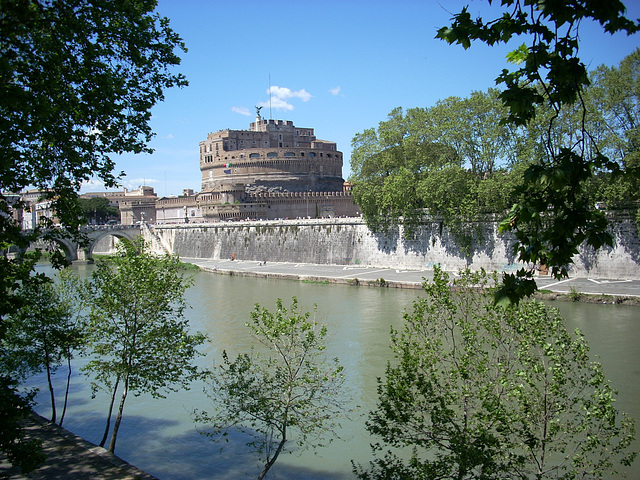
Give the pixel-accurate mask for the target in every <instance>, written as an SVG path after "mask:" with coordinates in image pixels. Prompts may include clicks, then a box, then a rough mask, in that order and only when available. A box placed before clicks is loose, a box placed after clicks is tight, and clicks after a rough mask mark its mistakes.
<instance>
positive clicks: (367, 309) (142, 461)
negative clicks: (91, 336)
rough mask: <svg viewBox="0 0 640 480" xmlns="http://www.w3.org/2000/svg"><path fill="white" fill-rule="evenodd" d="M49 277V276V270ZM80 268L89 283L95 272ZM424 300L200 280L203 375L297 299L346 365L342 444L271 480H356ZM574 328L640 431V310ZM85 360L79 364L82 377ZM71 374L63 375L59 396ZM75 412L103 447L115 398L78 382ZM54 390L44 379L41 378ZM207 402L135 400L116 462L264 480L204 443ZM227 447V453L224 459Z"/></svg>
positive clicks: (165, 471)
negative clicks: (394, 365) (380, 402)
mask: <svg viewBox="0 0 640 480" xmlns="http://www.w3.org/2000/svg"><path fill="white" fill-rule="evenodd" d="M40 268H41V269H42V270H43V271H50V269H48V268H47V267H46V266H42V267H40ZM74 268H75V269H76V270H77V271H78V272H79V274H81V275H87V274H88V273H89V272H90V270H91V268H93V267H92V266H89V265H78V266H74ZM420 294H421V292H420V291H415V290H397V289H387V288H367V287H349V286H343V285H323V284H306V283H299V282H295V281H287V280H273V279H269V280H266V279H257V278H245V277H238V276H226V275H215V274H210V273H204V272H199V273H195V284H194V286H193V287H192V288H191V289H190V290H189V291H188V294H187V296H188V301H189V303H190V304H191V306H192V308H191V309H190V310H189V311H188V314H187V315H188V318H189V320H190V323H191V325H192V327H193V329H195V330H200V331H203V332H205V333H207V334H208V335H209V337H210V339H211V343H210V344H208V345H207V346H206V348H203V351H204V352H205V353H206V356H204V357H202V359H201V360H199V361H200V362H202V365H210V364H211V363H212V362H214V361H219V360H220V354H221V352H222V350H223V349H226V350H227V351H228V352H229V353H230V356H232V357H233V356H235V353H237V352H240V351H248V349H249V348H250V346H251V344H252V339H251V337H250V335H249V332H248V329H247V327H245V322H246V321H247V320H248V319H249V314H250V312H251V311H252V310H253V307H254V305H255V304H256V303H259V304H261V305H262V306H264V307H266V308H268V309H270V310H273V308H274V306H275V300H276V298H282V299H283V301H284V303H285V304H287V305H288V304H289V303H290V300H291V297H293V296H295V297H297V298H298V300H299V303H300V307H301V309H306V310H310V309H312V307H313V305H314V304H317V305H318V310H317V312H318V315H319V317H320V320H322V321H323V322H324V323H326V324H327V326H328V329H329V335H330V339H329V341H328V348H327V349H328V353H329V355H331V356H337V357H339V358H340V361H341V363H342V364H343V365H344V367H345V371H346V377H347V385H348V386H349V389H350V390H351V392H352V394H353V408H354V409H355V413H354V414H353V416H352V418H351V419H348V420H345V421H343V422H342V429H341V431H340V432H339V433H340V437H341V439H340V440H334V441H333V442H332V443H331V444H330V445H329V446H327V447H324V448H322V449H319V450H317V451H316V452H313V451H305V452H302V453H297V452H294V453H292V454H288V455H284V456H281V457H280V458H279V459H278V461H277V463H276V465H275V466H274V467H273V469H272V470H271V472H270V473H269V478H272V479H276V478H279V479H334V480H338V479H347V478H355V477H354V476H353V474H352V473H351V460H355V461H356V462H359V463H366V462H367V461H368V460H369V458H370V448H369V444H370V443H371V442H373V441H375V440H376V439H374V438H371V437H370V436H369V435H368V434H367V432H366V430H365V428H364V422H365V418H366V414H367V412H368V411H369V409H370V408H372V407H373V406H374V405H375V400H376V378H377V377H379V376H381V375H383V373H384V367H385V364H386V361H387V360H388V359H389V358H391V354H390V350H389V347H388V343H389V329H390V326H391V325H394V326H396V327H398V326H399V325H400V322H401V319H402V312H403V310H405V309H410V308H411V305H412V302H413V301H414V300H415V299H416V298H418V297H419V296H420ZM554 306H556V307H557V308H559V309H560V310H561V312H562V313H563V316H564V317H565V318H567V325H568V327H569V328H570V329H572V330H573V329H574V328H580V329H581V330H582V331H583V332H584V333H585V336H586V337H587V339H588V340H589V343H590V346H591V353H592V354H593V355H597V356H598V357H599V359H600V361H601V362H602V363H603V366H604V370H605V373H606V374H607V376H608V378H609V379H610V381H611V383H612V385H613V386H614V388H616V389H617V390H618V391H619V397H618V402H617V406H618V408H619V409H621V410H624V411H626V412H628V413H629V414H630V415H632V416H633V417H634V418H635V419H636V423H637V424H640V402H639V401H638V399H639V398H640V348H638V344H639V342H640V308H639V307H630V306H623V305H594V304H586V303H556V304H555V305H554ZM81 364H82V359H78V360H77V361H76V370H78V367H79V366H81ZM65 376H66V373H65V372H63V371H62V370H60V371H59V373H58V375H57V377H58V380H57V385H58V391H59V392H60V393H61V392H62V384H63V381H64V377H65ZM73 380H74V381H73V385H72V392H71V403H70V407H69V410H68V412H67V417H66V419H65V422H64V425H63V426H64V427H65V428H67V429H69V430H71V431H72V432H74V433H75V434H77V435H79V436H81V437H83V438H85V439H86V440H88V441H90V442H94V443H97V442H99V441H100V438H101V434H102V429H103V428H104V420H105V415H106V411H107V395H106V394H105V393H101V394H98V396H97V397H96V398H95V399H91V395H90V389H89V383H88V380H87V379H86V378H85V377H83V376H74V379H73ZM34 382H36V383H40V384H41V388H42V389H44V388H45V383H44V382H43V378H42V377H39V378H35V379H34ZM38 400H39V401H40V402H41V403H40V405H39V407H38V408H37V410H38V412H39V413H41V414H42V415H43V416H47V415H48V414H49V405H48V397H47V396H46V395H45V394H40V395H39V396H38ZM207 406H208V399H207V397H206V396H205V395H204V394H203V392H202V385H199V384H194V385H193V387H192V389H191V390H189V391H184V392H178V393H175V394H170V395H169V396H168V397H167V398H166V399H160V400H154V399H152V398H150V397H145V396H141V397H133V396H130V397H129V399H128V400H127V405H126V406H125V412H124V419H123V421H122V426H121V430H120V434H119V436H118V443H117V446H116V452H115V453H116V454H117V455H118V456H120V457H121V458H123V459H124V460H126V461H128V462H129V463H131V464H133V465H135V466H137V467H139V468H141V469H142V470H145V471H146V472H148V473H150V474H152V475H155V476H157V477H158V478H160V479H161V480H169V479H176V480H178V479H180V480H182V479H184V480H190V479H205V478H206V479H214V480H218V479H241V478H256V477H257V474H258V472H259V466H258V464H259V462H258V460H257V458H256V456H255V455H254V454H253V453H252V451H251V450H250V449H249V448H248V447H246V446H245V445H244V440H246V439H245V438H243V437H241V436H239V435H236V436H231V438H230V439H229V442H228V443H225V442H220V443H213V442H211V441H210V440H208V439H207V438H206V437H204V436H202V435H200V434H199V433H198V432H197V430H196V428H195V426H194V424H193V423H192V420H191V412H192V411H193V409H194V408H198V409H206V408H207ZM221 447H223V448H222V449H221ZM639 464H640V460H639V461H637V462H636V464H635V465H634V467H632V470H630V471H629V474H628V476H629V478H640V465H639Z"/></svg>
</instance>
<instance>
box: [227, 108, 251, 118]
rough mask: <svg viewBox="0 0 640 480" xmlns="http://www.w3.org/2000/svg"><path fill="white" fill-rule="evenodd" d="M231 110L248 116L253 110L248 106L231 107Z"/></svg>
mask: <svg viewBox="0 0 640 480" xmlns="http://www.w3.org/2000/svg"><path fill="white" fill-rule="evenodd" d="M231 111H232V112H236V113H239V114H240V115H246V116H247V117H250V116H251V112H250V111H249V109H248V108H247V107H231Z"/></svg>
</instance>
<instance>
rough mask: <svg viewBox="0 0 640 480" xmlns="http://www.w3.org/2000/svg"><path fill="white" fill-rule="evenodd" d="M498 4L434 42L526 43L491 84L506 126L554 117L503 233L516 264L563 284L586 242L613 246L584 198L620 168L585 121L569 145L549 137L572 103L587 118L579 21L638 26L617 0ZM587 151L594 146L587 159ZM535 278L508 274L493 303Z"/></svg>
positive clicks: (526, 289)
mask: <svg viewBox="0 0 640 480" xmlns="http://www.w3.org/2000/svg"><path fill="white" fill-rule="evenodd" d="M489 3H491V0H489ZM501 3H502V6H503V10H506V11H504V12H503V13H502V15H501V16H499V17H498V18H495V19H493V20H490V21H485V20H484V19H482V18H477V19H475V20H473V19H472V18H471V15H470V14H469V12H468V10H467V9H466V8H463V9H462V11H461V12H460V13H458V14H456V15H455V16H454V18H453V22H452V24H451V25H450V26H446V27H442V28H441V29H439V30H438V33H437V37H438V38H441V39H443V40H445V41H447V42H448V43H458V44H461V45H462V46H463V47H464V48H469V47H470V46H471V42H472V41H474V40H479V41H481V42H484V43H486V44H488V45H495V44H498V43H507V42H509V41H511V40H512V39H513V37H514V36H520V35H522V36H523V37H524V38H525V43H524V44H522V45H521V46H520V47H518V48H517V49H515V50H514V51H513V52H511V53H510V54H509V56H508V59H509V60H510V61H511V62H512V63H513V64H515V65H517V66H518V68H517V69H516V70H514V71H509V70H507V69H504V70H503V71H502V73H501V74H500V75H499V76H498V78H497V80H496V82H497V83H498V84H503V86H504V89H503V90H502V91H501V93H500V95H499V96H500V99H501V100H502V101H503V103H504V104H505V106H506V107H507V108H508V114H507V116H506V118H505V122H506V123H509V124H512V125H515V126H524V125H527V124H528V123H530V122H531V121H532V120H533V119H534V118H535V117H536V116H537V115H538V113H539V112H540V110H541V109H542V108H546V109H548V111H550V112H552V114H551V116H550V119H549V123H548V127H549V128H548V132H549V133H548V135H546V137H545V138H544V143H543V145H544V149H545V152H546V154H545V155H544V156H542V157H540V158H538V159H537V161H536V163H534V164H532V165H530V166H529V168H528V170H527V172H526V173H525V175H524V177H523V179H524V182H523V183H522V185H521V186H520V187H519V188H518V190H517V193H518V194H519V198H520V200H519V201H518V203H516V204H515V205H514V206H513V208H512V210H511V212H510V214H509V215H508V217H507V218H506V219H505V220H504V221H503V222H502V224H501V226H500V231H502V232H506V231H511V232H513V233H514V234H515V236H516V239H517V243H516V245H515V247H514V250H515V252H516V253H517V254H518V258H519V259H520V260H521V261H523V262H525V263H529V264H531V265H534V266H535V265H536V264H545V265H547V266H549V268H550V271H551V273H552V275H554V276H555V277H556V278H558V279H560V278H562V277H566V276H567V265H569V264H571V263H572V257H573V255H574V254H575V253H576V252H577V248H578V246H579V245H581V244H582V243H583V242H585V243H586V244H587V245H590V246H592V247H594V248H596V249H598V248H600V247H602V246H604V245H611V244H612V237H611V235H610V234H609V233H608V232H607V220H606V218H605V217H604V213H603V212H601V211H598V210H597V209H595V208H591V206H590V205H589V204H588V202H586V201H585V200H584V197H583V195H582V193H583V190H584V186H585V183H586V182H587V181H588V180H589V179H590V178H591V176H592V174H593V172H594V171H596V170H605V171H610V172H614V173H617V172H619V164H618V163H617V162H615V161H613V160H611V159H609V158H607V157H606V156H605V155H604V154H602V152H600V151H599V150H598V149H597V145H594V144H593V142H592V138H593V137H592V136H591V133H590V132H589V131H588V129H587V128H586V125H585V124H584V123H583V124H582V125H581V127H580V129H579V131H578V133H579V135H578V141H577V142H576V143H574V144H573V145H571V146H570V147H566V146H564V145H562V144H560V145H559V144H557V143H556V142H555V138H554V136H553V135H552V133H553V131H554V128H553V126H554V124H555V123H557V122H559V121H560V120H559V119H560V116H561V115H562V113H563V111H564V110H565V109H566V108H570V107H571V106H572V105H574V104H576V102H577V104H578V105H579V106H580V107H581V109H582V111H583V112H585V113H586V104H585V102H584V98H583V93H584V90H585V88H586V87H587V85H588V84H589V78H588V74H587V69H586V66H585V65H584V63H582V62H581V61H580V58H579V57H578V46H579V28H580V25H581V23H583V22H586V21H590V20H593V21H597V22H599V23H600V24H601V25H602V27H603V28H604V30H605V32H608V33H611V34H613V33H616V32H625V33H627V34H632V33H635V32H637V31H639V30H640V21H636V22H634V21H632V20H629V19H627V18H626V17H625V16H624V12H625V7H624V5H623V3H622V2H621V1H619V0H612V1H610V2H606V5H605V4H604V3H602V2H594V1H590V0H572V1H569V2H566V1H547V2H531V1H529V0H503V1H502V2H501ZM526 42H528V44H527V43H526ZM591 147H596V148H595V151H594V152H593V154H592V155H591V154H590V153H589V152H590V151H591ZM533 273H534V270H533V267H532V268H523V269H521V270H520V271H518V272H517V273H516V274H505V277H504V284H503V285H504V286H503V289H502V290H500V291H499V292H497V300H498V301H501V300H506V301H518V300H519V299H521V298H523V297H524V296H526V295H529V294H531V293H532V292H533V291H534V290H535V288H536V285H535V281H534V280H533V278H532V277H533Z"/></svg>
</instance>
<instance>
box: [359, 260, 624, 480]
mask: <svg viewBox="0 0 640 480" xmlns="http://www.w3.org/2000/svg"><path fill="white" fill-rule="evenodd" d="M434 273H435V275H434V280H433V282H425V284H424V285H423V288H424V290H425V292H426V298H424V299H421V300H418V301H416V302H415V303H414V307H413V311H411V312H406V313H405V314H404V328H403V329H402V330H401V331H396V330H392V334H391V346H392V349H393V352H394V361H393V362H390V363H389V364H388V366H387V369H386V375H385V378H384V379H383V380H379V385H378V396H379V399H378V405H377V408H376V409H375V410H374V411H373V412H371V414H370V419H369V422H368V424H367V428H368V430H369V431H370V432H371V433H372V434H374V435H376V436H378V437H380V439H381V443H377V444H375V445H374V446H373V450H374V456H375V457H376V458H375V460H374V461H373V462H372V463H371V465H370V467H369V469H368V470H367V469H364V468H362V467H361V466H356V472H357V473H358V474H359V476H360V478H363V479H383V478H407V479H409V478H411V479H433V478H439V479H478V478H482V479H494V478H495V479H498V478H500V479H519V480H522V479H542V478H554V479H556V478H557V479H573V478H589V479H598V478H610V477H611V475H613V474H614V472H616V471H618V469H619V468H621V467H624V466H626V465H629V464H630V462H631V461H633V459H634V458H635V455H636V453H637V452H636V451H635V448H636V447H635V446H634V445H633V441H634V425H633V421H632V420H630V419H629V418H627V417H626V416H625V415H621V414H620V412H618V411H617V410H616V408H615V407H614V402H615V393H614V391H613V390H612V388H611V386H610V385H609V383H608V382H607V381H606V379H605V377H604V374H603V371H602V368H601V365H600V364H599V363H596V362H592V361H591V360H590V359H589V355H588V351H589V347H588V345H587V342H586V341H585V339H584V338H583V337H582V335H581V334H580V333H579V332H575V333H574V334H571V333H570V332H568V331H567V330H566V328H565V327H564V320H563V319H562V318H561V317H560V316H559V314H558V312H557V311H555V310H554V309H552V308H550V307H548V306H545V305H544V304H542V303H538V302H535V301H534V302H521V303H520V304H519V305H510V306H508V307H506V308H504V307H501V306H497V305H495V304H494V302H493V294H492V292H491V291H489V289H487V287H488V285H489V281H490V280H491V279H490V278H489V276H488V275H486V274H485V273H484V272H477V273H471V272H469V271H466V272H461V275H460V277H459V278H455V279H453V281H452V282H451V279H450V278H449V276H448V275H447V274H445V273H444V272H442V271H441V270H440V269H436V270H435V272H434ZM493 280H495V278H494V279H493ZM450 282H451V284H452V287H453V288H450V285H449V283H450ZM407 450H408V452H407ZM407 453H409V454H408V455H407Z"/></svg>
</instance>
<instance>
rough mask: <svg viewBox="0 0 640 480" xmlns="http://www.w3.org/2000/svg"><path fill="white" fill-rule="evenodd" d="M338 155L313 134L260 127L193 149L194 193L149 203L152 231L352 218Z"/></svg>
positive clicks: (224, 134)
mask: <svg viewBox="0 0 640 480" xmlns="http://www.w3.org/2000/svg"><path fill="white" fill-rule="evenodd" d="M342 163H343V157H342V152H340V151H339V150H338V147H337V145H336V143H335V142H329V141H326V140H319V139H318V138H317V137H316V136H315V133H314V129H313V128H301V127H296V126H295V125H294V124H293V122H291V121H283V120H266V119H263V118H261V117H260V115H259V113H258V116H257V117H256V120H255V122H252V123H251V124H250V125H249V130H230V129H225V130H220V131H217V132H214V133H210V134H209V135H207V138H206V140H203V141H202V142H200V172H201V174H202V190H201V191H200V193H198V194H196V195H193V196H191V195H184V196H181V197H169V198H162V199H159V200H158V202H157V211H156V219H157V222H158V223H184V222H199V221H205V222H210V221H229V220H248V219H255V220H260V219H265V220H268V219H275V218H297V217H311V218H319V217H333V216H355V215H356V214H357V207H356V206H355V204H354V203H353V198H352V196H351V189H350V188H348V187H345V181H344V179H343V178H342Z"/></svg>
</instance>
